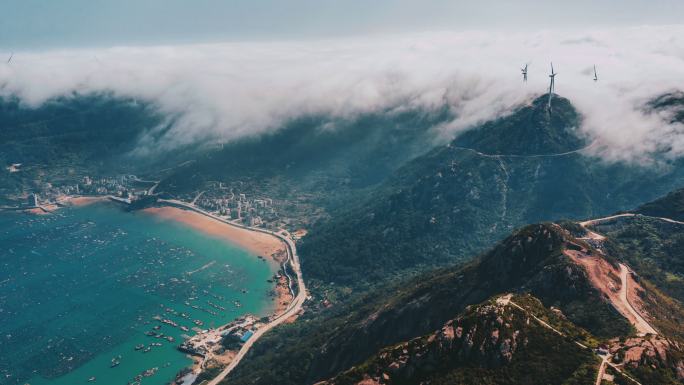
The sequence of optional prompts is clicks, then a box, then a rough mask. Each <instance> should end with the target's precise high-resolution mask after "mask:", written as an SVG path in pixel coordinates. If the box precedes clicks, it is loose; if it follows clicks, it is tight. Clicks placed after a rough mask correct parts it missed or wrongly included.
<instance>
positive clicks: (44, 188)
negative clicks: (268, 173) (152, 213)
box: [0, 164, 289, 229]
mask: <svg viewBox="0 0 684 385" xmlns="http://www.w3.org/2000/svg"><path fill="white" fill-rule="evenodd" d="M10 167H11V169H12V171H11V172H20V170H21V168H20V167H21V164H14V165H12V166H10ZM157 183H158V182H157V181H149V180H144V179H141V178H139V177H137V176H136V175H118V176H114V177H99V178H98V177H91V176H87V175H86V176H84V177H83V178H82V179H81V181H80V182H78V183H73V184H63V185H53V184H52V183H49V182H42V183H40V184H39V187H38V188H36V189H35V190H34V191H32V192H30V193H26V194H24V195H21V196H14V197H11V199H10V200H11V201H12V202H13V203H14V204H11V205H5V206H0V209H4V210H22V211H23V210H25V211H31V212H34V213H37V214H40V213H49V212H51V211H53V210H55V209H57V208H59V207H60V206H64V205H67V204H68V203H69V200H70V199H72V198H74V197H82V198H97V197H106V198H109V199H111V200H116V201H120V202H122V203H127V204H130V203H134V202H137V201H140V200H141V199H144V198H146V197H150V196H153V195H155V188H156V186H157ZM181 198H182V200H184V201H186V202H191V203H192V204H193V205H195V206H197V207H198V208H201V209H204V210H206V211H208V212H211V213H213V214H215V215H217V216H219V217H222V218H224V219H226V220H229V221H231V222H235V223H238V224H242V225H245V226H249V227H263V228H268V229H278V228H282V227H283V226H284V225H286V224H288V223H289V220H288V219H287V218H286V217H283V216H282V215H281V214H280V209H281V208H282V207H283V206H286V205H288V204H289V202H286V201H281V200H274V199H273V198H270V197H267V196H257V197H254V196H250V195H248V194H246V193H244V192H239V191H237V190H236V188H234V187H230V188H229V187H227V186H226V185H224V184H223V183H220V182H217V183H211V184H209V185H208V188H207V189H206V190H204V191H201V192H199V193H198V194H196V195H194V196H188V197H181Z"/></svg>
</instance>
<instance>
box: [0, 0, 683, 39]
mask: <svg viewBox="0 0 684 385" xmlns="http://www.w3.org/2000/svg"><path fill="white" fill-rule="evenodd" d="M683 14H684V1H682V0H572V1H570V0H515V1H511V0H468V1H464V0H412V1H409V0H192V1H190V0H2V1H0V50H3V51H4V50H8V49H12V50H34V49H42V48H65V47H83V46H88V47H104V46H114V45H139V44H160V43H163V44H173V43H179V42H184V43H188V42H210V41H245V40H289V39H297V40H301V39H318V38H331V37H340V36H358V35H365V34H375V35H377V34H397V33H415V32H424V31H435V30H454V31H462V30H473V29H479V30H491V29H499V30H500V29H506V30H528V31H529V30H539V29H549V28H551V29H553V28H568V27H571V28H577V27H602V28H604V27H611V26H625V25H631V26H634V25H661V24H670V23H681V20H682V19H681V17H682V15H683Z"/></svg>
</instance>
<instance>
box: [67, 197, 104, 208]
mask: <svg viewBox="0 0 684 385" xmlns="http://www.w3.org/2000/svg"><path fill="white" fill-rule="evenodd" d="M108 199H109V198H107V197H103V196H93V197H69V198H68V199H67V200H65V201H64V202H63V203H65V204H69V205H73V206H86V205H90V204H93V203H97V202H102V201H106V200H108Z"/></svg>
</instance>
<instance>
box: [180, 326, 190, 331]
mask: <svg viewBox="0 0 684 385" xmlns="http://www.w3.org/2000/svg"><path fill="white" fill-rule="evenodd" d="M180 330H182V331H184V332H187V331H190V329H188V327H187V326H181V327H180Z"/></svg>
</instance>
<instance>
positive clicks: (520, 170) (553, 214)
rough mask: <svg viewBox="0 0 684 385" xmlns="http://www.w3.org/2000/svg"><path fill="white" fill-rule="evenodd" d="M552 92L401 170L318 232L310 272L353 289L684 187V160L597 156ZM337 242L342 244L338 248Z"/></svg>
mask: <svg viewBox="0 0 684 385" xmlns="http://www.w3.org/2000/svg"><path fill="white" fill-rule="evenodd" d="M547 101H548V95H543V96H540V97H539V98H537V99H536V100H534V101H533V102H532V103H530V104H529V105H523V106H521V107H519V109H518V110H516V111H515V112H513V113H512V114H510V115H508V116H506V117H503V118H499V119H495V120H492V121H491V122H487V123H485V124H483V125H482V126H481V127H478V128H474V129H472V130H470V131H467V132H466V133H464V134H463V135H461V136H459V137H457V138H456V139H455V140H454V141H453V142H452V143H450V144H448V145H445V146H438V147H436V148H435V149H433V150H432V151H430V152H429V153H427V154H425V155H422V156H419V157H417V158H415V159H413V160H411V161H409V162H407V163H406V165H405V166H403V167H402V168H400V169H398V170H397V171H396V172H395V173H393V174H392V175H391V176H390V177H388V179H387V181H386V182H384V183H383V184H382V185H380V186H379V187H378V188H376V189H375V190H373V191H372V192H371V193H369V194H368V196H367V198H365V200H362V201H360V202H358V203H357V204H354V205H350V206H348V207H344V208H342V209H339V210H336V211H335V212H333V213H332V214H331V219H330V220H328V221H326V222H324V223H322V224H320V225H319V226H317V227H315V228H313V229H312V231H311V233H310V234H309V235H308V236H307V237H306V238H305V239H304V240H303V242H302V246H301V248H300V249H301V253H302V258H303V265H304V268H305V271H306V272H307V273H308V274H309V277H310V278H313V279H317V280H321V281H323V282H334V283H336V284H342V285H345V286H350V287H357V286H364V285H367V284H372V283H373V282H376V281H378V280H382V279H384V278H383V277H385V278H386V277H387V275H388V274H393V273H397V272H405V271H413V270H414V269H420V268H425V267H429V266H439V265H443V264H445V263H448V262H454V261H462V260H463V259H464V258H468V256H469V255H472V254H474V253H477V252H480V251H482V250H484V249H486V248H487V247H489V246H490V245H492V244H493V243H494V242H495V241H497V240H499V239H500V238H501V237H503V236H504V235H505V234H507V233H508V232H509V231H510V230H511V229H513V228H515V227H518V226H521V225H523V224H525V223H534V222H539V221H547V220H558V219H579V218H586V217H591V216H598V215H602V214H608V213H612V212H615V211H619V210H626V209H630V208H633V207H635V206H637V205H640V204H641V203H643V202H645V201H648V200H651V199H655V198H656V197H658V196H660V195H663V194H665V193H667V192H668V191H671V190H672V189H675V188H677V187H679V186H681V185H682V183H684V164H683V163H682V161H681V160H679V161H673V162H670V163H669V164H667V166H664V167H660V168H657V167H640V166H634V165H628V164H624V163H620V162H618V163H607V162H605V161H602V160H601V159H600V158H597V157H594V156H592V155H591V153H592V151H591V148H592V145H594V144H592V142H590V141H588V139H585V138H583V137H580V136H578V135H580V132H579V130H578V129H577V127H579V126H580V125H581V122H582V119H583V117H582V116H580V114H579V113H578V112H577V111H576V110H575V108H574V107H573V105H572V104H571V103H570V101H568V100H567V99H564V98H561V97H558V96H555V97H554V98H553V99H552V108H551V109H550V110H549V109H548V108H547ZM332 245H335V246H334V247H333V246H332Z"/></svg>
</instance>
